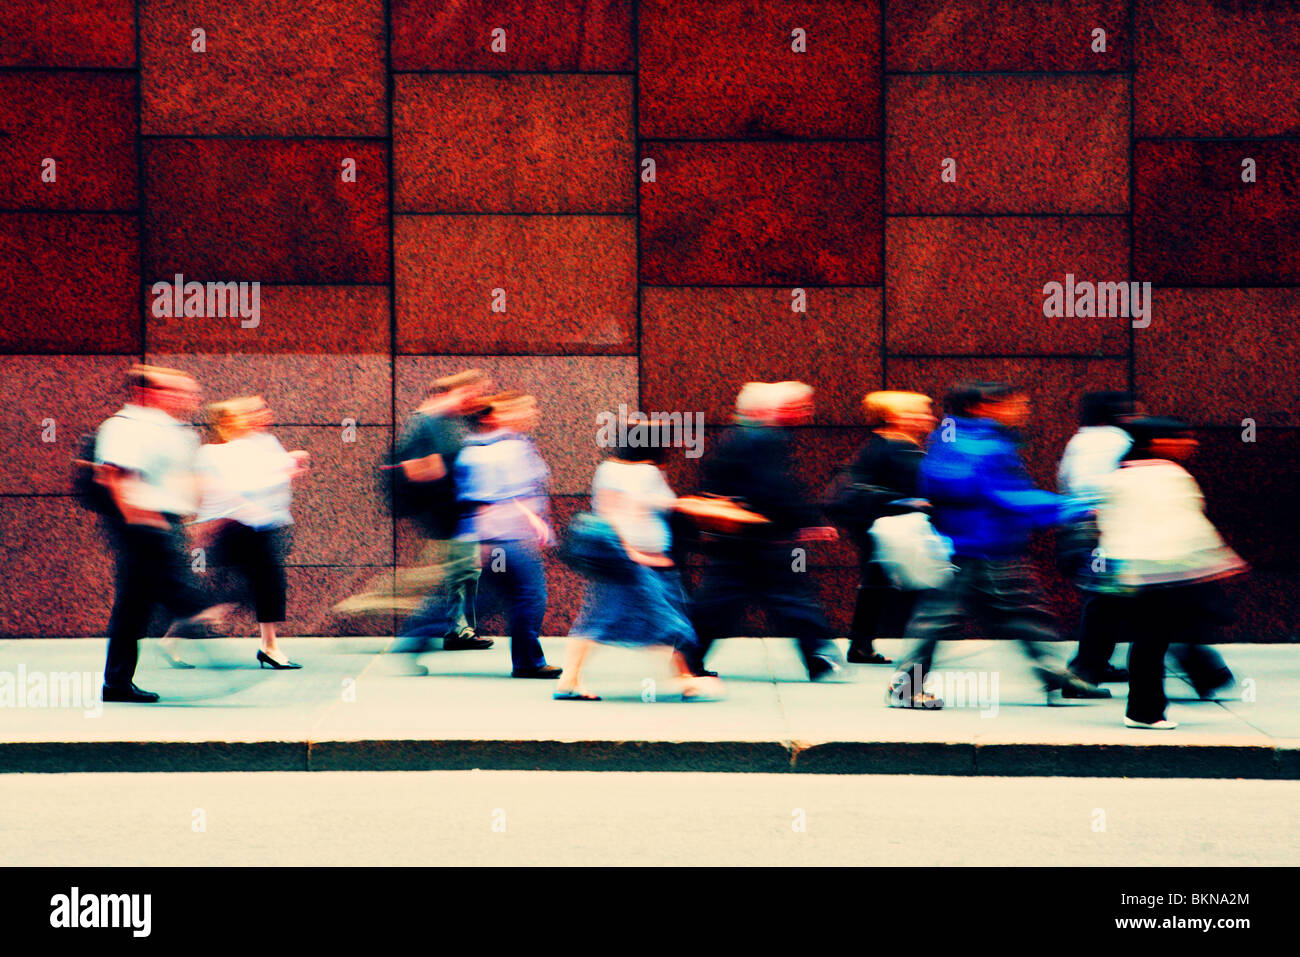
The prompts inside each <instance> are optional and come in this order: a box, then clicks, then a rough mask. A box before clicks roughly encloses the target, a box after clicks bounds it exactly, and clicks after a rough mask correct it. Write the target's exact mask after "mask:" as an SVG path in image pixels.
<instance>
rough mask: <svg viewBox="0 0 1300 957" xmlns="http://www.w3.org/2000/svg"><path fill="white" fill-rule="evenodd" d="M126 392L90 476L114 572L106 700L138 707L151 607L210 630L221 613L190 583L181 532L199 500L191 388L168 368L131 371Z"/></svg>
mask: <svg viewBox="0 0 1300 957" xmlns="http://www.w3.org/2000/svg"><path fill="white" fill-rule="evenodd" d="M127 390H128V398H127V401H126V404H125V405H123V406H122V408H121V409H119V410H118V411H117V412H115V413H113V415H111V416H110V417H109V418H107V419H105V420H104V423H103V424H102V425H101V426H100V427H99V431H98V433H97V435H96V439H95V477H96V480H97V481H98V482H99V483H100V484H101V485H102V486H103V487H104V488H105V489H107V491H108V493H109V497H110V498H111V506H110V507H109V508H108V511H107V514H106V515H105V524H106V527H107V529H108V533H109V536H110V538H111V541H112V543H113V551H114V556H115V564H116V592H115V595H114V598H113V612H112V617H111V618H110V620H109V624H108V656H107V660H106V662H105V665H104V689H103V700H104V701H129V702H142V703H143V702H153V701H157V700H158V695H157V694H155V693H154V692H151V691H145V690H143V689H141V688H137V687H136V685H135V684H134V678H135V667H136V662H137V658H138V655H139V649H138V642H139V640H140V639H141V638H143V637H144V634H145V630H146V629H147V628H148V627H149V620H150V617H151V616H152V614H153V611H154V608H155V607H156V606H159V605H161V606H162V607H164V608H165V609H166V610H167V612H168V613H169V614H170V615H171V616H172V618H173V620H189V621H193V622H196V623H198V624H200V625H204V626H211V625H213V624H215V623H216V622H219V621H220V620H221V619H222V617H223V615H224V613H225V611H226V607H225V606H217V605H214V604H213V602H212V601H211V599H210V596H209V595H208V594H207V593H206V592H205V591H204V590H203V589H202V588H201V587H200V585H199V582H198V581H197V579H196V578H195V576H194V573H193V571H192V569H191V566H190V559H189V545H188V543H187V541H186V537H185V533H184V528H183V523H184V521H185V520H186V519H187V518H188V517H190V516H192V515H193V514H194V512H195V508H196V506H197V498H198V496H197V482H196V479H195V475H194V458H195V455H196V454H197V452H198V448H199V439H198V435H197V433H196V432H195V431H194V428H193V427H192V426H191V425H190V424H189V422H190V420H191V419H192V417H193V416H194V414H195V413H196V412H197V411H198V404H199V387H198V384H197V383H196V382H195V381H194V380H193V379H192V378H190V377H189V376H187V375H185V374H184V373H183V372H179V371H177V370H175V369H164V368H160V367H158V366H149V365H135V366H132V368H131V370H130V371H129V372H128V374H127Z"/></svg>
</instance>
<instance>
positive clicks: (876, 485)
mask: <svg viewBox="0 0 1300 957" xmlns="http://www.w3.org/2000/svg"><path fill="white" fill-rule="evenodd" d="M862 407H863V411H864V413H865V415H866V419H867V424H868V425H869V426H870V427H871V437H870V438H869V439H867V441H866V444H865V445H863V446H862V448H861V449H860V450H859V452H858V454H857V456H856V457H855V458H854V459H853V462H852V463H851V464H850V465H849V467H848V469H847V479H848V483H847V484H846V485H844V486H841V490H842V492H844V493H847V494H845V495H844V496H843V498H842V500H841V501H842V505H843V506H844V507H845V508H847V509H848V510H850V511H851V512H852V513H853V514H851V515H845V516H844V524H845V526H846V528H847V529H848V530H849V531H850V533H851V534H852V537H853V540H854V544H856V545H857V546H858V558H859V579H858V594H857V601H856V603H855V605H854V608H853V623H852V625H851V626H850V628H849V652H848V660H849V661H850V662H851V663H854V664H872V665H888V664H892V662H891V661H890V659H888V658H886V657H885V656H884V655H882V654H879V653H878V652H877V651H876V650H875V648H874V647H873V642H874V641H875V639H876V638H901V637H902V636H903V631H904V629H906V627H907V622H908V619H909V618H911V617H912V606H913V605H914V604H915V602H916V595H917V593H916V592H914V591H905V590H903V589H900V588H897V587H895V586H894V585H893V583H892V582H891V581H890V580H889V578H888V576H887V575H886V574H885V573H884V571H883V570H882V569H881V568H880V566H879V565H878V564H876V563H875V562H873V561H872V552H873V550H874V546H873V544H872V540H871V536H870V534H868V532H869V529H870V528H871V524H872V523H873V522H874V521H875V520H876V519H877V518H880V517H881V516H883V515H897V514H901V513H902V512H905V511H910V510H912V509H914V508H916V507H917V506H918V505H919V504H921V500H920V499H918V497H917V491H916V488H917V481H918V477H919V470H920V467H921V460H922V459H923V458H924V457H925V450H924V448H923V447H922V445H921V443H922V442H923V441H924V440H925V437H926V436H927V435H929V434H930V430H931V429H933V428H934V426H935V421H936V420H935V417H934V403H933V402H932V401H931V400H930V397H929V396H927V395H921V394H920V393H918V392H872V393H870V394H868V395H867V396H865V397H864V398H863V400H862Z"/></svg>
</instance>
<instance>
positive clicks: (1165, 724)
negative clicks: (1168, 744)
mask: <svg viewBox="0 0 1300 957" xmlns="http://www.w3.org/2000/svg"><path fill="white" fill-rule="evenodd" d="M1124 727H1126V728H1149V729H1150V730H1152V731H1172V730H1174V728H1176V727H1178V722H1177V721H1170V720H1169V719H1168V718H1161V719H1160V720H1159V721H1134V720H1133V719H1132V718H1130V717H1129V716H1128V715H1124Z"/></svg>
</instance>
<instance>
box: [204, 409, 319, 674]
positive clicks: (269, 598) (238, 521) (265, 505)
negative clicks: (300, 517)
mask: <svg viewBox="0 0 1300 957" xmlns="http://www.w3.org/2000/svg"><path fill="white" fill-rule="evenodd" d="M208 413H209V418H210V421H211V423H212V429H213V431H214V432H215V433H216V436H217V439H218V441H217V442H212V443H209V444H207V445H204V446H203V447H202V448H200V449H199V451H198V455H197V457H196V471H197V472H198V475H199V489H200V499H199V512H198V518H197V519H196V524H197V526H198V528H199V529H200V531H199V532H198V535H199V540H200V541H204V542H207V543H210V544H211V545H212V546H213V551H214V554H215V556H216V557H217V558H218V560H219V562H220V563H221V564H222V565H224V566H226V567H228V568H230V569H232V570H233V571H235V572H237V573H238V574H239V575H240V577H242V578H243V580H244V582H245V584H246V585H247V587H248V589H249V591H250V592H251V593H252V596H253V609H254V611H255V612H256V614H257V624H258V633H259V637H260V642H261V643H260V647H259V648H258V651H257V662H258V664H259V665H260V666H261V667H268V666H269V667H271V668H274V669H277V670H281V669H295V668H301V667H302V666H301V665H299V664H297V663H295V662H292V661H290V660H289V658H288V656H287V655H285V654H284V652H283V651H281V650H280V647H279V645H278V644H277V643H276V637H277V636H276V624H277V623H279V622H282V621H284V618H285V601H286V596H287V587H288V586H287V582H286V578H285V571H284V560H285V552H286V550H287V548H288V542H287V540H286V532H287V529H288V526H289V525H290V524H292V522H293V518H292V517H291V516H290V514H289V504H290V502H291V500H292V496H293V492H292V483H293V482H294V481H295V480H296V479H298V478H301V477H302V476H303V475H306V474H307V471H308V469H309V468H310V460H311V456H310V454H309V453H307V452H305V451H303V450H297V451H294V452H286V451H285V449H284V446H283V445H281V444H280V440H279V439H277V438H276V437H275V436H274V435H272V434H271V433H270V432H269V431H268V429H269V428H270V426H271V421H272V420H271V410H270V407H269V406H267V404H266V401H265V400H264V399H263V398H262V397H261V396H242V397H240V398H235V399H227V400H226V401H224V402H216V403H213V404H212V405H211V406H209V407H208Z"/></svg>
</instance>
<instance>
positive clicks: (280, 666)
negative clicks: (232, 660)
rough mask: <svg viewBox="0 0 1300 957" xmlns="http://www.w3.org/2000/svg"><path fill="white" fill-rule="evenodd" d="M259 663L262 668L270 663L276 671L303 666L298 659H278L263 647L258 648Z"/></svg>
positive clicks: (290, 669)
mask: <svg viewBox="0 0 1300 957" xmlns="http://www.w3.org/2000/svg"><path fill="white" fill-rule="evenodd" d="M257 663H258V665H259V666H260V667H262V668H265V667H266V666H267V665H270V666H271V667H272V668H274V669H275V670H276V671H292V670H293V669H295V668H301V667H302V665H300V664H298V663H297V662H296V661H276V660H275V659H274V658H272V657H271V656H270V655H268V654H267V653H266V652H265V651H263V650H262V649H261V648H258V649H257Z"/></svg>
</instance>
